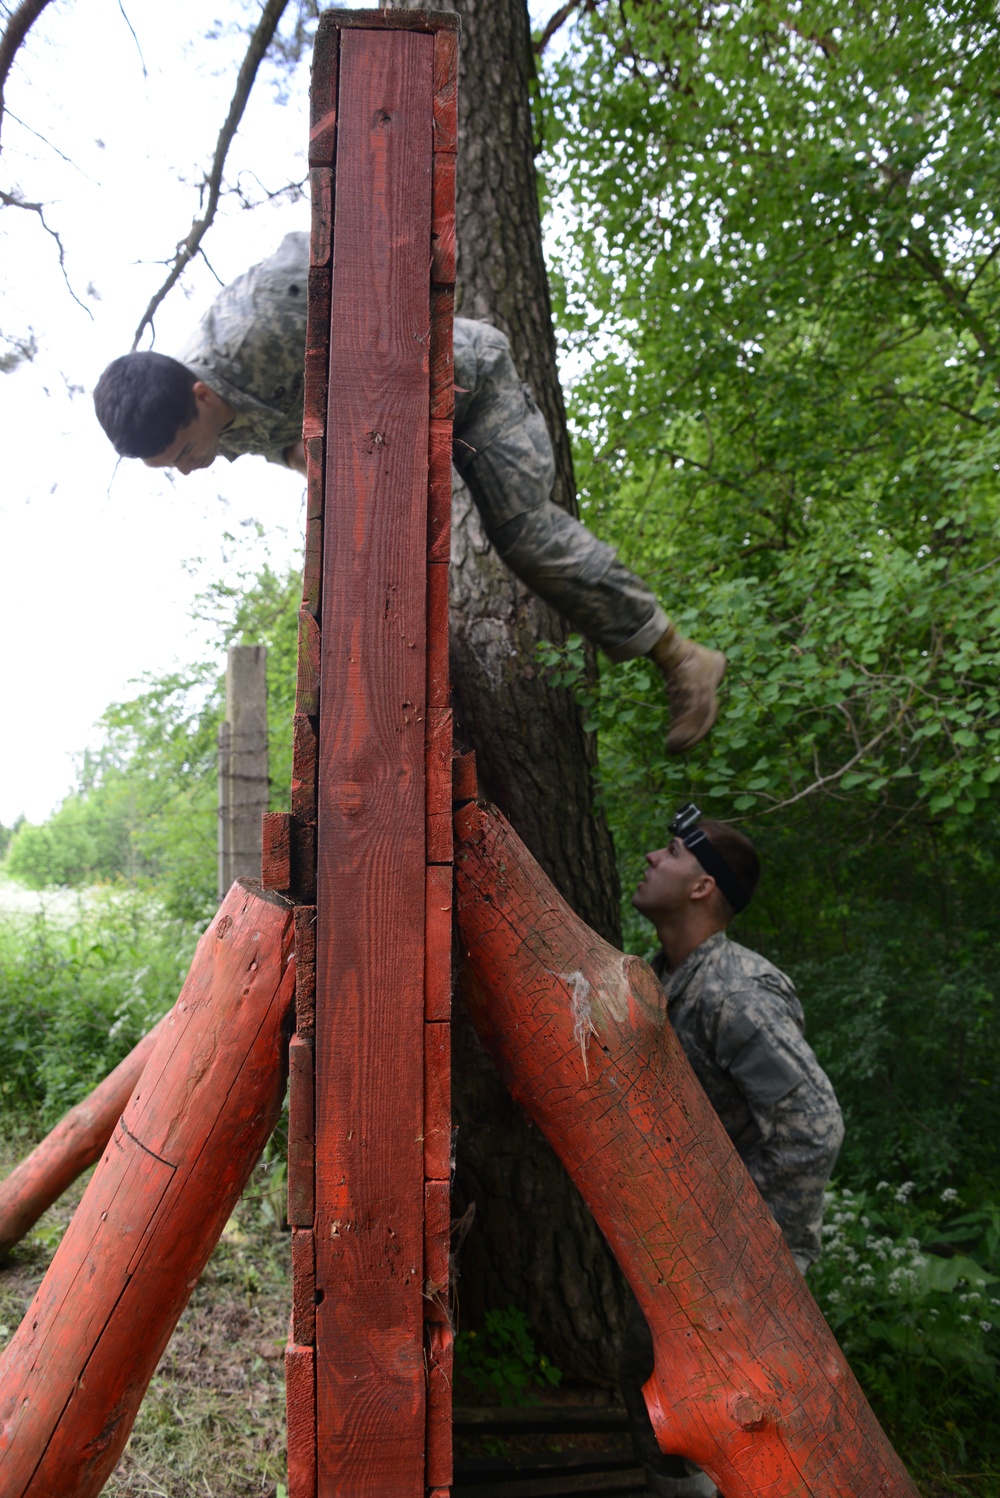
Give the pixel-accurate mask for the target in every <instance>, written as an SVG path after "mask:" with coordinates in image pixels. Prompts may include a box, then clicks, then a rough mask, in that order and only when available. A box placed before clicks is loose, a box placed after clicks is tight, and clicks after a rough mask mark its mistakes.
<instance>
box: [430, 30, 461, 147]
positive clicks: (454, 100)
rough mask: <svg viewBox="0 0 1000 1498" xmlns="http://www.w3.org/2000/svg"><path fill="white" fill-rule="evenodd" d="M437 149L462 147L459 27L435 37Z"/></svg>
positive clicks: (435, 131) (435, 123)
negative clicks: (460, 133) (459, 96)
mask: <svg viewBox="0 0 1000 1498" xmlns="http://www.w3.org/2000/svg"><path fill="white" fill-rule="evenodd" d="M434 150H435V151H436V152H438V151H441V152H444V151H457V150H458V28H457V27H455V28H454V29H450V30H441V31H439V32H438V33H437V34H436V36H435V37H434Z"/></svg>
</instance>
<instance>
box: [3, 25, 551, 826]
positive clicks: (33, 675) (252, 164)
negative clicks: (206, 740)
mask: <svg viewBox="0 0 1000 1498" xmlns="http://www.w3.org/2000/svg"><path fill="white" fill-rule="evenodd" d="M123 3H124V8H125V11H126V12H127V15H128V19H129V21H130V22H131V25H132V27H133V28H134V30H135V33H136V38H137V40H138V48H141V53H142V60H140V56H139V50H138V48H137V45H136V41H135V40H133V37H132V35H131V34H130V32H129V29H128V26H127V25H126V22H125V19H124V17H123V14H122V10H121V9H120V8H119V5H118V3H117V0H86V3H83V0H78V3H77V4H76V5H66V4H59V5H52V6H50V7H49V9H48V10H47V11H46V12H44V13H43V15H42V18H41V20H40V21H39V22H38V23H37V24H36V26H35V27H34V28H33V30H32V31H31V32H30V33H29V37H28V41H27V43H26V45H25V46H24V47H23V48H22V50H21V52H20V53H19V55H18V59H17V61H16V62H15V66H14V69H13V71H12V73H11V76H10V79H9V80H8V86H7V91H6V92H7V106H8V109H9V111H10V114H9V115H8V116H7V118H6V119H5V120H4V124H3V155H2V156H0V186H2V187H4V188H5V189H10V187H11V186H12V185H14V184H16V185H17V186H18V187H19V188H20V189H21V191H22V192H23V194H24V196H25V197H26V198H28V199H29V200H32V201H37V200H42V201H44V202H45V203H46V205H47V206H46V217H47V220H48V221H49V222H50V223H51V224H52V225H53V226H54V227H56V228H58V229H59V231H60V233H61V235H62V238H63V243H64V245H65V248H66V258H67V272H68V275H69V278H70V281H71V283H72V286H73V289H74V291H75V292H76V293H77V295H78V296H79V297H80V298H81V300H82V301H84V302H85V303H86V305H87V306H88V307H89V308H90V310H91V312H92V313H93V320H91V318H90V317H88V316H87V314H86V312H84V311H83V310H82V309H81V308H80V307H79V306H78V305H77V304H76V302H74V301H73V300H72V298H71V297H70V295H69V293H68V292H67V290H66V287H65V284H64V282H63V279H62V276H61V274H60V271H59V267H58V260H57V254H56V248H55V245H54V242H53V241H52V240H51V239H50V238H49V237H48V236H47V235H46V234H45V233H44V231H43V230H42V228H41V226H40V225H39V224H38V222H37V219H36V218H35V216H34V215H32V214H29V213H25V212H20V211H17V210H14V209H9V208H8V209H3V210H0V267H2V270H3V276H2V280H0V330H2V332H3V333H5V334H6V335H7V336H8V337H12V336H17V335H19V334H24V333H25V332H27V331H28V330H29V329H33V330H34V333H35V336H36V338H37V340H38V344H39V351H38V354H37V357H36V358H35V360H34V361H33V362H32V363H30V364H23V365H21V366H20V367H19V368H18V369H17V370H15V371H14V372H13V373H11V374H6V375H4V374H0V443H2V451H3V460H2V466H0V640H2V642H3V651H2V666H0V705H2V706H0V711H2V714H3V717H2V722H0V823H2V824H4V825H6V826H10V825H11V823H12V822H13V821H14V820H15V819H16V818H17V817H18V815H19V814H21V813H23V814H24V815H26V816H27V817H28V819H29V820H30V821H35V822H37V821H42V820H44V818H45V817H46V816H48V814H49V813H50V812H51V811H52V810H53V809H54V808H55V807H56V806H57V805H58V803H59V802H60V801H61V799H62V797H63V796H64V795H65V794H66V792H67V791H68V790H69V789H70V787H71V785H72V783H73V780H74V766H73V757H74V755H76V754H78V753H79V752H80V751H81V750H82V749H83V748H84V747H85V746H86V745H88V744H90V743H94V742H96V739H97V735H96V733H95V731H94V728H93V725H94V723H95V721H96V720H97V718H98V717H99V716H100V714H101V713H102V712H103V711H104V709H105V708H106V707H107V706H108V705H109V704H110V703H111V702H115V701H120V700H123V699H125V698H127V697H129V696H131V695H134V691H135V688H134V686H133V685H132V683H133V682H134V681H135V680H136V678H138V677H139V676H141V675H142V674H143V673H144V672H151V673H152V674H154V675H161V674H163V673H165V672H167V671H169V670H170V669H171V668H172V667H174V666H175V665H177V664H184V663H186V662H189V661H192V660H198V659H201V658H203V656H204V636H203V634H202V633H201V629H200V627H197V626H195V625H194V624H193V623H192V620H191V617H190V610H191V603H192V600H193V598H194V596H195V595H196V594H197V593H198V592H199V591H201V590H202V589H204V588H205V587H206V586H207V585H208V584H209V583H210V582H212V581H214V580H216V579H217V578H221V577H223V576H224V575H225V572H226V560H225V559H226V558H228V557H230V556H231V554H232V551H233V548H232V546H231V545H230V544H228V543H226V542H225V541H224V539H223V536H224V532H226V531H230V532H232V533H235V534H237V535H239V536H241V537H242V538H244V544H243V546H242V548H241V551H242V559H243V560H245V559H246V558H247V557H248V556H254V555H259V556H260V557H261V558H263V556H264V554H265V551H266V552H267V553H268V554H269V555H270V558H271V561H272V563H273V564H274V565H275V566H276V567H279V568H280V567H282V566H283V565H284V564H285V563H286V562H288V561H289V560H291V558H292V556H293V555H294V553H295V552H296V551H297V548H298V545H299V537H300V532H301V525H302V513H303V488H304V486H303V481H302V480H301V479H300V478H298V477H297V476H296V475H295V474H292V473H288V472H284V471H282V470H281V469H280V468H278V467H276V466H275V465H273V464H266V463H265V462H264V461H263V459H258V458H241V459H240V460H239V462H238V463H237V464H233V465H229V464H227V463H226V462H225V461H224V460H222V459H220V460H219V461H217V462H216V464H215V465H214V466H213V467H212V468H211V469H208V470H206V471H203V472H201V473H197V474H193V475H192V476H190V477H189V478H186V479H185V478H180V477H178V478H176V479H174V478H171V477H170V476H169V475H168V474H166V473H164V472H160V471H153V470H149V469H146V468H144V467H143V465H142V464H141V463H137V462H123V463H122V464H121V466H120V468H118V470H117V473H116V471H115V463H116V459H115V454H114V452H113V450H112V448H111V446H110V444H109V443H108V441H107V439H106V438H105V436H104V434H103V432H102V431H101V429H100V428H99V426H98V425H97V421H96V419H95V417H94V414H93V407H92V403H91V398H90V391H91V390H92V389H93V386H94V384H95V382H96V380H97V377H98V376H99V374H100V372H101V370H102V369H103V368H104V366H105V365H106V364H107V363H108V362H109V360H111V359H113V358H114V357H116V356H117V355H118V354H121V353H125V352H126V351H127V350H128V348H129V347H130V345H131V342H132V336H133V330H134V328H135V327H136V325H137V323H138V321H139V317H140V316H141V314H142V311H143V309H144V308H145V306H146V304H147V302H148V300H149V298H150V296H151V295H152V293H153V292H154V291H155V289H156V288H157V287H158V286H159V284H160V282H161V280H162V278H163V274H164V270H163V267H162V266H161V265H158V264H156V263H155V262H157V261H162V260H166V259H168V258H169V257H170V256H171V254H172V252H173V249H174V246H175V245H176V243H177V241H178V240H179V239H181V238H183V237H184V236H185V235H186V234H187V232H188V229H189V226H190V223H191V219H192V216H193V214H194V213H195V211H196V208H197V203H196V195H195V192H194V190H193V184H197V183H198V182H199V181H200V180H201V177H202V175H203V173H204V171H205V170H206V168H207V166H208V163H209V161H210V158H211V153H212V151H213V149H214V146H215V140H216V136H217V134H218V130H219V127H220V124H221V122H222V120H223V119H224V118H225V114H226V110H227V108H228V104H229V100H230V97H231V94H232V88H233V82H234V79H235V76H236V71H237V69H238V67H239V63H240V61H241V60H242V57H243V54H244V51H245V48H246V38H245V36H243V35H241V34H238V33H236V32H235V31H234V30H233V28H234V26H235V24H236V23H237V21H239V20H241V19H242V15H241V12H240V9H239V7H238V4H237V3H236V0H217V3H216V4H215V5H214V6H213V7H212V8H211V9H208V8H206V7H205V5H204V4H202V3H199V0H169V3H166V4H165V3H163V0H123ZM373 3H374V0H373ZM531 9H532V13H533V14H536V12H537V13H540V14H541V15H542V16H543V17H544V16H546V15H548V14H549V12H550V10H551V9H552V5H551V4H550V3H542V0H539V3H538V4H537V5H532V7H531ZM536 24H537V20H536ZM209 31H211V32H212V33H213V36H215V37H216V39H215V40H211V41H207V40H206V39H205V37H206V33H208V32H209ZM143 61H144V62H145V66H146V68H147V70H148V75H147V76H145V77H144V76H143ZM306 73H307V69H306V68H305V67H302V68H300V69H299V78H298V81H297V84H296V87H295V88H294V89H293V90H292V91H291V94H290V96H289V98H288V100H287V102H285V103H279V102H278V101H277V98H276V92H275V88H274V85H273V79H274V74H273V73H272V72H271V71H270V69H269V67H268V65H267V64H266V63H265V65H264V67H263V68H262V70H261V73H260V74H259V75H258V82H257V86H256V88H255V90H254V93H253V95H252V98H251V103H250V106H249V108H248V110H247V113H246V114H245V116H244V120H243V124H242V127H241V129H240V132H239V135H238V136H237V139H236V141H235V142H234V144H233V146H232V148H231V150H230V154H229V159H228V164H227V169H226V180H227V182H230V183H231V182H234V181H235V180H236V178H237V174H238V172H239V171H241V170H242V171H247V172H250V171H252V173H253V174H255V176H256V177H257V178H258V179H260V181H261V182H262V183H263V184H264V186H265V187H266V188H270V189H272V190H273V189H276V188H278V187H280V186H282V185H283V184H284V183H286V182H289V181H295V180H298V179H300V178H302V177H303V176H304V175H305V172H306V167H305V146H306V140H307V100H306V94H305V88H306V86H307V85H306ZM11 116H16V117H17V120H20V121H21V122H23V124H18V123H17V122H16V121H15V119H14V118H12V117H11ZM24 127H29V129H30V130H31V131H34V132H37V134H36V135H32V134H30V133H29V132H28V130H27V129H25V128H24ZM38 136H41V137H43V140H39V139H38ZM45 142H49V143H51V144H50V145H47V144H45ZM53 146H54V147H56V148H57V149H56V150H53V149H52V147H53ZM57 152H61V153H63V154H64V155H65V156H67V157H69V158H71V162H72V164H67V163H66V162H64V161H63V160H61V159H60V156H59V155H58V154H57ZM247 180H248V182H249V185H250V187H253V186H254V184H253V182H252V181H251V180H250V179H249V178H248V179H247ZM188 184H192V185H188ZM258 196H261V194H260V193H259V192H258ZM308 224H309V210H308V204H307V202H306V201H305V200H303V201H301V202H299V203H298V204H294V205H293V204H290V203H288V202H287V201H285V200H280V201H279V202H278V203H276V204H268V205H267V206H264V207H261V208H258V209H256V210H255V211H254V212H246V211H243V210H241V209H240V208H239V206H238V204H236V203H233V204H232V205H228V204H226V202H225V200H224V202H223V206H222V208H221V209H220V213H219V216H218V217H217V219H216V222H215V225H214V226H213V228H212V229H211V230H210V232H209V236H208V239H207V242H206V246H205V248H206V253H207V256H208V259H209V260H210V261H211V264H212V266H213V267H214V269H215V271H216V272H217V273H218V276H219V277H220V278H221V280H222V281H223V282H225V281H228V280H231V279H232V278H233V277H234V276H236V275H238V274H239V273H240V272H241V271H242V270H244V269H245V268H246V267H247V266H248V265H251V264H253V263H254V262H255V261H257V260H260V259H262V258H263V257H264V256H265V255H268V254H270V253H271V251H272V250H273V249H274V248H276V246H277V244H278V243H279V241H280V239H281V237H282V235H283V234H285V233H287V232H288V230H289V229H293V228H307V227H308ZM91 287H92V288H93V294H88V288H91ZM217 287H218V283H217V282H216V281H215V280H214V279H213V277H212V275H211V273H210V271H209V270H208V268H207V267H206V266H205V265H204V264H203V263H202V262H201V261H200V260H199V261H198V262H196V264H195V265H194V266H192V267H191V268H190V269H189V270H188V271H187V272H186V273H185V276H184V278H183V280H182V282H181V284H180V286H178V287H176V288H175V289H174V291H173V292H172V293H171V295H170V297H169V298H168V300H167V302H166V303H165V305H164V307H163V308H162V310H161V311H160V313H159V315H158V316H157V319H156V335H157V336H156V343H155V346H156V347H157V348H158V349H160V350H161V351H162V352H164V353H170V352H172V351H173V350H174V349H176V348H178V347H180V346H181V344H182V343H183V341H184V339H185V337H186V335H187V333H188V331H189V330H190V328H191V327H192V326H193V324H194V323H195V321H196V320H197V318H198V317H199V316H200V314H201V312H202V311H203V310H204V308H205V307H206V306H207V305H208V303H209V302H210V301H211V299H212V297H213V295H214V294H215V291H216V290H217ZM144 346H148V335H147V342H146V343H145V344H144ZM251 519H256V520H259V521H261V522H262V524H263V525H264V527H265V528H266V531H267V541H266V543H264V544H261V543H252V542H250V540H249V535H250V527H249V526H248V525H247V522H249V521H250V520H251ZM255 547H256V550H255ZM192 562H196V563H197V565H195V566H194V567H193V568H192V567H190V566H189V565H187V564H190V563H192ZM220 666H221V662H220Z"/></svg>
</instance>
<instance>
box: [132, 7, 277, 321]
mask: <svg viewBox="0 0 1000 1498" xmlns="http://www.w3.org/2000/svg"><path fill="white" fill-rule="evenodd" d="M287 4H288V0H267V4H266V5H265V6H264V10H263V13H262V15H261V18H260V21H259V22H258V23H257V27H256V30H255V31H254V33H253V35H252V36H251V38H250V45H249V47H248V48H247V52H246V56H245V57H244V59H243V64H242V66H241V68H240V71H239V76H238V77H237V79H236V88H235V90H234V92H233V97H232V101H231V102H230V105H229V113H228V115H227V116H226V122H225V124H224V125H223V127H222V129H221V130H220V131H219V139H218V141H217V143H216V147H215V157H214V159H213V161H212V169H211V171H210V172H209V174H208V176H207V177H206V178H205V180H204V182H203V183H202V188H201V191H202V193H205V192H206V191H207V194H208V198H207V203H206V206H205V211H204V213H203V214H202V216H201V217H200V218H195V219H192V221H191V229H190V232H189V233H188V236H187V238H186V239H183V240H181V242H180V244H179V245H178V246H177V253H176V254H175V256H174V260H173V264H172V265H171V267H170V270H169V272H168V274H167V278H166V280H165V281H164V283H163V285H162V286H161V287H160V289H159V291H157V293H156V295H155V296H154V297H152V299H151V300H150V303H149V306H148V307H147V308H146V310H145V312H144V313H143V314H142V319H141V321H140V323H139V326H138V327H137V328H136V330H135V337H134V338H133V340H132V347H133V349H134V348H136V347H137V345H138V343H139V339H140V338H141V337H142V335H143V333H144V332H145V330H146V329H147V328H152V326H153V317H154V314H155V313H156V310H157V308H158V307H159V306H160V304H161V303H162V302H163V301H164V299H165V298H166V296H167V295H168V293H169V292H170V291H171V290H172V288H173V287H174V286H176V284H177V282H178V281H179V280H180V278H181V276H182V275H183V274H184V271H185V269H186V267H187V265H188V263H189V262H190V261H191V260H193V259H194V257H195V255H196V254H197V253H198V251H199V249H200V248H201V242H202V240H203V239H204V237H205V235H206V234H207V233H208V230H209V229H210V228H211V225H212V221H213V220H214V218H215V213H216V209H217V208H218V206H219V197H220V196H221V193H222V173H223V169H224V167H225V165H226V156H227V155H228V152H229V147H230V146H231V145H232V143H233V137H234V136H235V134H236V132H237V130H238V129H239V125H240V121H241V120H242V118H243V111H244V110H245V109H246V107H247V101H248V99H249V98H250V92H251V90H252V88H253V85H254V80H255V79H256V77H257V70H258V68H259V67H260V65H261V63H262V62H263V60H264V54H265V53H266V52H267V49H268V47H269V46H270V45H271V39H272V37H273V36H274V33H275V32H276V31H277V29H278V22H279V21H280V20H281V17H282V15H283V14H284V11H285V7H286V6H287ZM203 201H204V199H203Z"/></svg>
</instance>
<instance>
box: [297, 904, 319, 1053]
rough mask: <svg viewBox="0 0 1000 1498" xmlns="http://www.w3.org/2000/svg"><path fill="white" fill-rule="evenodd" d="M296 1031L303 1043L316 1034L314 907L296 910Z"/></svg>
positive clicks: (302, 907) (307, 906)
mask: <svg viewBox="0 0 1000 1498" xmlns="http://www.w3.org/2000/svg"><path fill="white" fill-rule="evenodd" d="M295 1032H296V1034H297V1035H298V1036H299V1037H300V1038H301V1039H302V1040H312V1038H313V1036H314V1035H315V1033H316V907H315V905H296V907H295Z"/></svg>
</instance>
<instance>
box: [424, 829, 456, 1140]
mask: <svg viewBox="0 0 1000 1498" xmlns="http://www.w3.org/2000/svg"><path fill="white" fill-rule="evenodd" d="M450 836H451V834H450V831H449V839H450ZM451 885H452V871H451V864H450V863H447V864H429V865H428V867H427V904H426V910H427V914H426V925H425V930H426V936H425V945H424V1018H425V1019H426V1020H429V1021H431V1022H437V1023H444V1022H445V1021H447V1020H450V1019H451V904H452V895H451ZM449 1125H450V1119H449Z"/></svg>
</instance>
